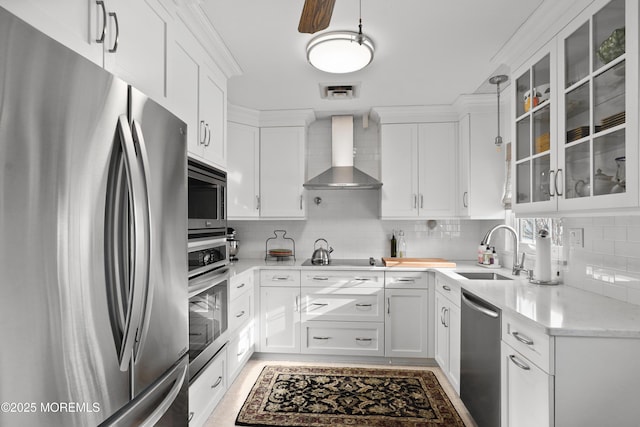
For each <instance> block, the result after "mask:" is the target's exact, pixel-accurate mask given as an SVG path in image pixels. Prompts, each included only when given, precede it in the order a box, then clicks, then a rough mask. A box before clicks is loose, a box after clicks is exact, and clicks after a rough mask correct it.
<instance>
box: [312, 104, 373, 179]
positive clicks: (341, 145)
mask: <svg viewBox="0 0 640 427" xmlns="http://www.w3.org/2000/svg"><path fill="white" fill-rule="evenodd" d="M380 187H382V183H381V182H380V181H378V180H377V179H375V178H373V177H372V176H369V175H367V174H366V173H364V172H362V171H361V170H360V169H357V168H356V167H354V166H353V116H332V117H331V168H329V169H327V170H326V171H324V172H322V173H321V174H320V175H318V176H316V177H315V178H313V179H311V180H309V181H308V182H306V183H305V184H304V188H307V189H309V190H345V189H354V190H356V189H357V190H368V189H377V188H380Z"/></svg>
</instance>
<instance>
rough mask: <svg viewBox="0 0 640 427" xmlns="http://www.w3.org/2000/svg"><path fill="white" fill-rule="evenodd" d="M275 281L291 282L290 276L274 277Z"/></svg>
mask: <svg viewBox="0 0 640 427" xmlns="http://www.w3.org/2000/svg"><path fill="white" fill-rule="evenodd" d="M273 280H277V281H280V282H281V281H283V280H289V276H273Z"/></svg>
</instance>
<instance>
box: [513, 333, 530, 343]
mask: <svg viewBox="0 0 640 427" xmlns="http://www.w3.org/2000/svg"><path fill="white" fill-rule="evenodd" d="M511 335H513V336H514V337H515V338H516V339H517V340H518V341H520V342H521V343H522V344H526V345H533V340H531V338H528V337H526V336H525V335H522V334H520V333H519V332H512V333H511Z"/></svg>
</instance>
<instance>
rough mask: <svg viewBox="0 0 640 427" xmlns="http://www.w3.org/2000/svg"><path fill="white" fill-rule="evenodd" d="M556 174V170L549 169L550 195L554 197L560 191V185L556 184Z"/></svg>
mask: <svg viewBox="0 0 640 427" xmlns="http://www.w3.org/2000/svg"><path fill="white" fill-rule="evenodd" d="M556 175H557V172H556V171H549V195H550V196H552V197H555V196H556V193H557V192H558V191H557V190H556V188H557V186H558V185H557V184H556Z"/></svg>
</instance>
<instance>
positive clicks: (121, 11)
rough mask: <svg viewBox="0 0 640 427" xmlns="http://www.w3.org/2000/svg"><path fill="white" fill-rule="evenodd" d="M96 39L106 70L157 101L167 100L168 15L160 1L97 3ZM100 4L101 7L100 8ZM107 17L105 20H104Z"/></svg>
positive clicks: (107, 1) (127, 0)
mask: <svg viewBox="0 0 640 427" xmlns="http://www.w3.org/2000/svg"><path fill="white" fill-rule="evenodd" d="M94 3H95V5H93V6H92V10H93V11H94V12H95V13H96V20H97V21H98V25H96V27H97V28H96V31H94V35H95V36H96V39H98V38H100V36H101V35H102V31H103V29H105V27H104V24H103V23H104V22H106V30H105V32H106V34H105V37H104V42H103V43H102V46H103V49H104V67H105V68H106V69H107V70H109V71H110V72H112V73H113V74H115V75H117V76H118V77H120V78H121V79H123V80H124V81H126V82H127V83H129V84H132V85H133V86H135V87H136V88H138V89H140V90H141V91H142V92H144V93H145V94H147V95H149V96H151V97H152V98H154V99H157V100H158V101H162V99H163V98H164V97H165V96H166V90H165V88H166V77H167V73H166V71H165V67H166V63H167V57H166V54H167V40H168V37H167V28H168V23H169V20H170V19H171V18H170V15H169V12H168V11H167V10H166V9H164V7H163V5H161V4H160V3H159V2H158V1H157V0H145V1H130V0H103V1H102V2H101V1H96V2H94ZM98 3H99V4H98ZM105 13H106V16H105Z"/></svg>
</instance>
